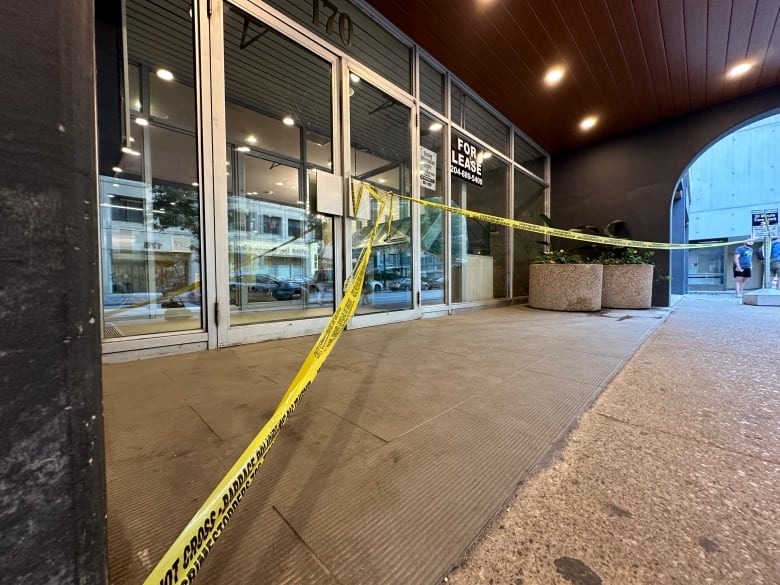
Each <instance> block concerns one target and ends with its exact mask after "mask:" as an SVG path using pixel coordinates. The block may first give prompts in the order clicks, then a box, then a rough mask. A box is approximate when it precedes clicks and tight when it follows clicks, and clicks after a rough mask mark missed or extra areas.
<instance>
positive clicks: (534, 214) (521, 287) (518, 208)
mask: <svg viewBox="0 0 780 585" xmlns="http://www.w3.org/2000/svg"><path fill="white" fill-rule="evenodd" d="M545 191H546V187H545V186H544V185H542V184H541V183H539V182H538V181H536V180H534V179H532V178H531V177H529V176H528V175H526V174H525V173H523V172H522V171H519V170H517V169H515V192H514V198H513V199H514V216H513V219H517V220H519V221H524V222H527V223H534V224H539V225H541V223H542V221H541V219H540V215H541V214H542V213H544V212H545V207H544V198H545ZM543 241H544V237H543V236H542V235H541V234H537V233H533V232H527V231H523V230H514V241H513V250H514V257H513V261H514V265H513V271H512V296H515V297H516V296H524V295H527V294H528V265H529V264H530V261H531V259H532V258H533V257H534V256H537V255H539V254H540V253H542V251H543V247H542V244H541V243H540V242H543Z"/></svg>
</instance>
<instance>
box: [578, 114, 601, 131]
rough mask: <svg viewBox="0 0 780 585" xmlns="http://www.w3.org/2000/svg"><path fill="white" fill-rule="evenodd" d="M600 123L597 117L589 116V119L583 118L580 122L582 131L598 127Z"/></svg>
mask: <svg viewBox="0 0 780 585" xmlns="http://www.w3.org/2000/svg"><path fill="white" fill-rule="evenodd" d="M598 121H599V119H598V118H597V117H596V116H588V117H587V118H583V119H582V122H580V129H582V130H590V129H591V128H593V127H594V126H595V125H596V122H598Z"/></svg>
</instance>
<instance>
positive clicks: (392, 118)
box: [345, 70, 420, 326]
mask: <svg viewBox="0 0 780 585" xmlns="http://www.w3.org/2000/svg"><path fill="white" fill-rule="evenodd" d="M345 77H347V78H348V80H349V88H348V92H347V93H348V98H349V113H348V114H349V115H348V117H349V142H350V144H349V160H348V161H345V162H346V164H347V166H348V169H349V170H348V172H349V176H350V182H351V188H352V190H353V199H354V198H356V197H357V195H358V194H359V192H360V191H359V185H360V183H361V182H362V183H366V184H368V185H370V186H371V187H372V188H373V189H374V190H375V191H376V192H377V193H378V194H379V195H380V196H382V195H384V194H385V193H387V192H393V193H399V194H403V195H411V193H412V160H413V159H412V140H411V136H412V123H411V121H412V109H411V105H410V104H408V103H404V101H403V100H402V97H401V96H398V97H393V95H392V94H391V93H390V91H391V89H390V88H388V87H381V86H380V85H379V83H377V84H374V83H372V82H369V81H368V80H366V79H365V78H364V77H363V75H361V74H359V73H357V72H355V71H354V70H349V72H348V74H347V75H346V76H345ZM360 199H361V201H360V205H359V206H358V209H357V210H355V209H352V210H351V211H352V213H351V215H352V216H353V217H352V219H350V221H349V222H348V223H349V225H348V229H347V234H348V235H347V237H348V241H347V242H346V244H345V247H346V248H347V249H351V250H352V254H351V260H352V265H354V264H355V262H356V260H357V258H358V256H359V255H360V253H361V251H362V249H363V247H364V246H365V245H366V243H367V238H368V237H369V234H370V232H371V229H372V227H373V225H374V224H375V223H376V222H380V224H382V225H381V226H380V228H379V233H378V235H377V238H376V240H375V241H374V243H373V246H372V252H371V257H370V259H369V264H368V270H367V272H366V275H365V281H364V285H363V296H362V298H361V303H360V305H359V306H358V308H357V311H356V318H355V319H354V321H353V323H354V324H355V325H357V326H361V325H373V324H378V323H381V322H390V321H395V320H402V319H408V318H410V315H409V312H410V311H413V312H417V311H419V309H418V307H419V304H420V300H419V295H418V291H419V281H418V279H416V276H417V275H418V272H419V270H418V268H417V262H418V261H417V255H416V253H415V248H414V247H413V245H412V242H413V240H414V236H413V230H412V205H411V203H410V202H408V201H401V200H399V199H398V198H395V199H394V200H393V202H392V205H390V204H389V203H388V204H387V205H386V207H385V213H384V216H380V215H379V208H380V203H379V202H378V201H377V200H376V199H375V198H374V197H372V196H371V195H369V193H367V192H364V193H363V195H362V197H361V198H360Z"/></svg>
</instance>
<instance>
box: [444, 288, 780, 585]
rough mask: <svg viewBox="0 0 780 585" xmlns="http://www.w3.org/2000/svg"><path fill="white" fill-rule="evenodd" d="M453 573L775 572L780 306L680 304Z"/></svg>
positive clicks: (779, 554)
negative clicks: (556, 455) (560, 450)
mask: <svg viewBox="0 0 780 585" xmlns="http://www.w3.org/2000/svg"><path fill="white" fill-rule="evenodd" d="M593 342H594V343H599V341H598V339H597V338H596V337H594V339H593ZM448 582H449V584H450V585H476V584H482V583H490V584H494V585H499V584H512V585H520V584H523V585H530V584H534V585H546V584H549V585H565V584H567V583H573V584H574V585H598V584H601V583H603V584H615V585H633V584H646V585H663V584H679V583H692V584H697V585H700V584H723V585H734V584H748V583H749V584H751V585H762V584H765V585H777V584H779V583H780V307H756V306H746V305H742V304H740V303H739V301H738V300H737V299H734V298H733V297H724V296H712V295H707V296H705V295H701V296H698V297H697V296H689V297H687V298H685V299H683V300H682V301H681V302H679V303H678V304H677V305H675V307H674V308H673V311H672V314H671V315H670V316H669V318H668V319H667V320H666V321H665V322H664V323H663V324H662V325H661V326H660V327H659V329H658V330H657V331H656V332H655V333H654V334H653V335H652V336H651V337H650V338H649V340H648V341H647V342H645V344H644V345H643V346H642V348H641V349H640V350H639V351H638V352H637V353H636V355H635V356H634V357H633V358H632V359H631V360H630V361H629V362H628V364H627V366H626V367H625V369H623V371H622V372H621V373H620V374H619V375H618V376H617V377H616V378H615V379H614V380H613V381H612V383H611V384H610V385H609V387H608V388H607V389H606V391H605V392H604V393H603V394H602V395H601V396H600V397H599V399H598V400H597V401H596V403H595V404H594V406H593V407H592V408H591V409H590V410H589V411H588V412H587V413H586V414H585V415H584V416H583V417H582V419H581V422H580V425H579V428H578V429H577V430H576V431H574V432H573V433H572V435H571V437H570V439H569V441H568V442H567V444H566V447H565V449H564V450H563V453H562V456H561V457H560V459H559V460H558V461H557V462H556V463H555V464H554V465H553V466H552V467H551V468H549V469H546V470H544V471H542V472H541V473H539V474H537V475H536V476H535V477H533V478H532V479H531V480H530V481H529V482H528V484H527V485H525V486H523V487H522V488H521V490H520V491H519V494H518V496H517V497H516V499H514V500H513V501H512V502H511V503H510V504H509V505H508V506H507V508H506V510H505V512H504V513H503V514H502V515H501V516H500V517H499V518H497V519H496V521H495V522H494V523H493V525H492V526H491V527H490V528H489V529H488V530H487V531H486V532H485V534H484V535H483V537H482V538H481V539H480V541H479V543H478V544H477V545H476V546H475V548H474V549H473V551H472V553H471V554H470V556H469V557H468V558H467V560H466V561H465V562H464V564H463V566H462V567H461V568H459V569H458V570H456V571H454V572H453V573H452V574H450V575H449V578H448Z"/></svg>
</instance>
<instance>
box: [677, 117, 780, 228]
mask: <svg viewBox="0 0 780 585" xmlns="http://www.w3.org/2000/svg"><path fill="white" fill-rule="evenodd" d="M778 163H780V115H775V116H771V117H769V118H764V119H763V120H761V121H759V122H756V123H754V124H749V125H748V126H746V127H744V128H741V129H740V130H738V131H737V132H734V133H732V134H731V135H729V136H727V137H726V138H724V139H723V140H719V141H718V142H717V143H716V144H714V145H713V146H711V147H710V148H708V149H707V151H706V152H704V153H703V154H702V155H701V157H699V159H698V160H697V161H695V162H694V163H693V164H692V165H691V168H690V170H689V171H688V174H689V176H690V182H691V184H690V189H691V202H690V205H689V214H690V218H691V221H690V236H691V239H709V238H728V239H730V240H736V239H744V238H746V237H749V236H750V235H751V233H752V231H751V226H752V224H751V219H752V215H751V212H752V211H753V210H759V209H777V208H778V201H780V164H778Z"/></svg>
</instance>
